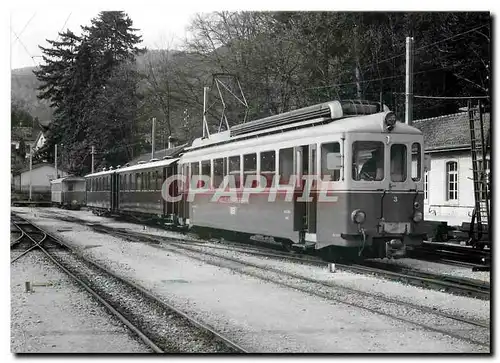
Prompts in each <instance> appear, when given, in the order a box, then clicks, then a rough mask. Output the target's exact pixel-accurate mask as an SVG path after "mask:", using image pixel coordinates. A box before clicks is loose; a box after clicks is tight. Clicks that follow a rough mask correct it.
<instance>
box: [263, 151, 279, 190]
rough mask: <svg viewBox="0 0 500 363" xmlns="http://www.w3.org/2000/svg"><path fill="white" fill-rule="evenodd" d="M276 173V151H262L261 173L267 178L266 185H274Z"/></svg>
mask: <svg viewBox="0 0 500 363" xmlns="http://www.w3.org/2000/svg"><path fill="white" fill-rule="evenodd" d="M275 174H276V151H274V150H272V151H264V152H262V153H260V175H262V176H263V177H264V178H266V187H268V188H269V187H271V186H272V185H273V180H274V175H275Z"/></svg>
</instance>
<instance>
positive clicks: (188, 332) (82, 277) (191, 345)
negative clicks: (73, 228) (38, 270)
mask: <svg viewBox="0 0 500 363" xmlns="http://www.w3.org/2000/svg"><path fill="white" fill-rule="evenodd" d="M11 218H12V220H11V223H12V225H13V226H15V227H16V228H18V229H19V231H20V233H21V237H19V238H17V239H16V241H17V242H16V243H12V244H11V250H16V249H21V251H20V253H17V254H16V256H15V257H14V258H13V259H12V260H11V263H15V262H16V261H18V260H19V259H20V258H22V256H23V255H25V254H26V253H29V251H31V250H32V249H34V248H38V249H40V250H41V251H42V252H43V253H44V254H45V255H46V256H47V258H49V259H50V260H51V261H52V262H53V263H54V264H55V265H57V266H58V267H59V268H60V269H61V270H62V271H64V272H65V273H66V274H68V275H69V276H70V277H71V278H72V279H73V280H74V281H75V282H76V283H77V284H78V285H80V286H81V287H82V288H83V289H85V290H86V291H87V292H89V293H90V294H91V295H92V296H93V298H95V299H97V300H98V301H99V302H100V303H101V304H103V305H104V306H105V307H106V308H107V309H108V311H109V312H110V313H111V314H112V315H114V316H115V317H116V318H118V319H119V320H120V321H121V322H122V323H123V324H124V325H125V326H127V327H128V328H129V329H130V330H131V331H132V332H133V333H134V334H135V335H136V336H137V337H138V338H139V339H141V340H142V341H143V342H144V344H145V345H147V346H148V347H149V348H150V349H151V351H152V352H155V353H246V350H245V349H244V348H242V347H241V346H239V345H238V344H236V343H234V342H232V341H231V340H230V339H229V338H227V337H224V336H223V335H222V334H220V333H218V332H216V331H214V330H213V329H212V328H210V327H209V326H206V325H205V324H203V323H201V322H199V321H197V320H195V319H193V318H192V317H190V316H188V315H186V314H185V313H183V312H182V311H180V310H178V309H176V308H175V307H174V306H171V305H170V304H168V303H166V302H164V301H162V300H160V299H159V298H158V297H157V296H155V295H154V294H153V293H151V292H149V291H147V290H145V289H143V288H142V287H140V286H138V285H137V284H135V283H133V282H131V281H128V280H125V279H123V278H121V277H119V276H117V275H116V274H114V273H113V272H112V271H110V270H108V269H106V268H104V267H102V266H100V265H98V264H96V263H95V262H93V261H90V260H88V259H86V258H85V257H83V256H80V255H78V254H77V253H76V252H74V251H73V250H72V249H71V248H70V247H69V246H68V245H67V244H65V243H64V242H63V241H61V240H59V239H57V238H55V237H54V236H52V235H50V234H47V233H46V232H44V231H43V230H42V229H40V228H38V227H37V226H36V225H34V224H32V223H30V222H28V221H26V220H24V219H22V218H20V217H19V216H16V215H13V216H12V217H11ZM27 241H28V242H29V243H28V245H29V247H28V246H27V243H26V242H27Z"/></svg>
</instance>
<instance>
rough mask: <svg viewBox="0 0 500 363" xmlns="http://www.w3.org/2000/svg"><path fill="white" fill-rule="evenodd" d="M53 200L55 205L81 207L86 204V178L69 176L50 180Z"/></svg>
mask: <svg viewBox="0 0 500 363" xmlns="http://www.w3.org/2000/svg"><path fill="white" fill-rule="evenodd" d="M50 189H51V201H52V204H53V205H56V206H59V207H63V208H69V209H80V208H81V207H82V206H84V205H85V202H86V193H85V178H82V177H76V176H67V177H64V178H59V179H55V180H52V181H51V182H50Z"/></svg>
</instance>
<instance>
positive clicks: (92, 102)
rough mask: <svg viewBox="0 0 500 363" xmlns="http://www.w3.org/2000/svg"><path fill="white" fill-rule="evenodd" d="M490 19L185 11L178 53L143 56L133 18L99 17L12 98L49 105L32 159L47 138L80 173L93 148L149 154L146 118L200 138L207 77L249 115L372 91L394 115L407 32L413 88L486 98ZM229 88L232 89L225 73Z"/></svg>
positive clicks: (426, 113) (51, 53) (213, 99)
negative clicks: (411, 42) (187, 17)
mask: <svg viewBox="0 0 500 363" xmlns="http://www.w3.org/2000/svg"><path fill="white" fill-rule="evenodd" d="M490 22H491V19H490V14H489V13H477V12H476V13H382V12H378V13H334V12H218V13H210V14H203V15H198V16H197V17H195V18H194V20H193V21H192V23H191V24H190V32H191V38H190V39H191V40H190V41H189V42H188V43H186V44H184V46H183V47H182V51H181V50H172V49H165V50H156V51H145V50H143V49H141V48H140V33H141V32H140V29H139V30H135V29H134V27H133V19H130V18H129V17H128V16H127V15H126V14H125V13H123V12H102V13H100V14H98V15H97V17H96V18H95V19H94V20H93V21H92V23H91V24H90V25H86V24H82V25H86V26H85V27H84V32H83V34H82V35H76V34H74V33H73V32H72V31H71V30H68V31H65V32H63V33H61V34H60V36H59V40H58V41H57V42H55V41H54V42H52V43H51V45H50V47H48V48H47V49H42V51H43V53H44V55H45V57H46V58H45V60H46V65H45V66H42V67H41V68H40V69H39V70H38V71H37V78H38V81H34V80H33V81H29V82H30V84H31V85H32V87H33V88H34V87H37V86H38V88H39V92H38V95H39V96H40V97H41V100H39V101H37V100H35V99H34V98H33V95H34V92H35V91H34V89H31V93H30V92H29V91H30V88H29V87H30V86H28V85H26V86H24V83H22V86H19V84H20V83H15V82H14V81H13V83H12V84H13V95H14V94H18V93H19V94H25V95H26V97H25V98H24V100H25V101H26V104H27V105H26V107H31V109H34V108H36V107H35V106H36V105H37V104H40V105H46V104H47V103H48V102H49V103H51V104H52V111H53V116H52V119H53V122H52V124H51V130H50V134H49V139H48V143H47V148H46V149H44V150H43V151H42V153H41V157H48V158H49V159H50V158H52V157H53V155H52V151H53V145H54V143H56V142H57V143H62V144H64V145H65V148H66V149H65V152H66V153H67V154H68V155H70V157H69V158H67V160H70V161H71V163H70V164H69V165H68V167H69V168H70V169H71V170H72V171H74V172H76V173H84V172H87V171H88V170H89V169H90V164H89V163H90V157H89V154H90V148H91V146H92V145H94V146H95V147H96V150H97V152H98V157H97V158H96V163H97V166H109V165H117V164H122V163H123V162H125V161H127V160H130V159H131V158H132V157H134V156H136V155H137V154H138V153H141V152H144V151H147V150H148V148H149V142H150V137H149V135H150V127H151V118H152V117H156V119H157V125H158V128H157V130H158V132H157V137H156V144H157V145H158V148H161V147H164V146H165V145H166V140H167V138H168V136H169V135H173V136H175V137H176V138H178V139H179V140H180V141H190V140H192V139H193V138H195V137H197V136H199V135H200V134H201V132H202V128H201V113H202V105H203V87H204V86H211V89H210V94H209V105H210V106H211V108H210V112H209V122H210V127H211V128H212V129H213V130H217V128H218V126H219V122H220V110H221V108H222V106H221V103H220V102H218V90H217V88H216V86H215V85H214V84H213V77H212V75H213V74H214V73H229V74H232V75H235V76H237V78H238V80H239V82H240V83H241V86H242V88H243V91H244V95H245V98H246V100H247V102H248V106H249V108H248V118H247V119H250V120H251V119H255V118H259V117H264V116H269V115H271V114H276V113H279V112H284V111H288V110H291V109H295V108H299V107H303V106H307V105H311V104H315V103H319V102H324V101H328V100H332V99H336V98H343V99H346V98H349V99H350V98H365V99H373V100H379V99H380V97H381V96H382V98H383V101H384V103H386V104H387V105H388V106H389V107H390V108H391V109H392V110H394V111H395V112H396V113H397V114H398V115H399V116H400V117H404V91H405V83H404V82H405V38H406V36H413V37H414V39H415V61H414V93H415V95H417V96H425V97H435V96H439V97H446V96H448V97H456V96H471V95H476V96H489V94H490V90H489V88H490V86H489V82H490V58H491V55H490V48H491V42H490V39H491V36H490V32H491V24H490ZM109 24H113V26H111V27H110V26H105V25H109ZM13 77H14V76H13ZM18 78H19V79H21V78H22V77H18ZM26 78H27V79H29V77H27V76H26ZM16 82H17V81H16ZM37 82H38V83H37ZM26 84H28V81H26ZM227 85H228V87H229V88H230V90H231V91H233V92H235V94H236V93H237V89H236V83H235V82H234V79H232V78H231V79H230V78H228V79H227ZM15 87H19V90H16V91H14V88H15ZM222 92H227V90H224V89H223V90H222ZM229 99H230V98H227V100H229ZM227 100H226V101H227ZM414 106H415V108H414V118H422V117H431V116H436V115H442V114H446V113H452V112H456V111H457V110H458V108H459V107H462V106H464V101H461V100H452V99H450V100H443V99H440V100H437V99H433V98H420V97H417V98H415V102H414ZM30 112H31V111H30ZM226 113H227V114H228V121H229V123H230V125H234V124H237V123H240V122H241V121H242V119H243V116H244V108H243V107H242V105H241V104H239V103H238V102H236V101H235V99H234V98H233V99H232V101H231V102H229V103H227V104H226ZM39 117H40V116H39Z"/></svg>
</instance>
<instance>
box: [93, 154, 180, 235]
mask: <svg viewBox="0 0 500 363" xmlns="http://www.w3.org/2000/svg"><path fill="white" fill-rule="evenodd" d="M178 160H179V159H178V158H171V157H166V158H164V159H162V160H158V159H151V160H150V161H149V162H140V163H138V164H136V165H132V166H125V167H122V168H116V169H112V168H110V170H103V171H100V172H97V173H93V174H88V175H86V176H85V179H86V181H87V206H88V207H89V208H90V209H91V210H92V212H93V213H95V214H98V215H128V216H133V217H136V218H140V219H141V220H145V219H147V220H154V221H158V222H161V223H162V224H163V225H169V226H171V225H177V224H178V216H179V215H180V210H179V208H180V207H181V203H179V202H178V201H177V202H170V201H168V200H166V199H164V198H162V192H161V189H162V186H163V183H164V181H165V179H166V178H168V177H170V176H172V175H175V174H177V161H178ZM176 185H177V184H176V183H171V184H169V186H168V187H169V188H170V189H169V193H170V195H176V194H177V190H176Z"/></svg>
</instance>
